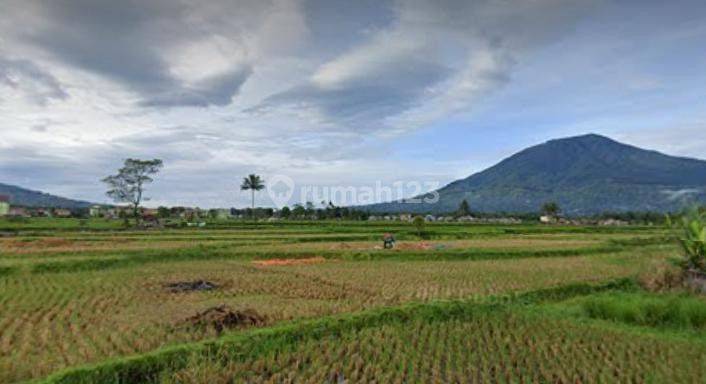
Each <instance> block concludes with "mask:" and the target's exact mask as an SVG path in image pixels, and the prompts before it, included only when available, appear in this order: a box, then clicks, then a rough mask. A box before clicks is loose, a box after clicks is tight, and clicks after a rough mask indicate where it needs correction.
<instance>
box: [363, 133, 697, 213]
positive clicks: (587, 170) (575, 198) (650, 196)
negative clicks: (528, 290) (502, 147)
mask: <svg viewBox="0 0 706 384" xmlns="http://www.w3.org/2000/svg"><path fill="white" fill-rule="evenodd" d="M437 192H438V193H439V201H438V202H437V203H436V204H411V203H404V202H400V201H398V202H391V203H382V204H375V205H372V206H368V207H366V208H367V209H368V210H369V211H371V212H433V213H443V212H451V211H454V210H455V209H456V208H457V207H458V205H459V204H460V202H461V201H462V200H463V199H466V200H467V201H468V203H469V204H470V206H471V210H473V211H481V212H517V213H519V212H536V211H538V210H539V207H540V206H541V205H542V204H543V203H544V202H547V201H555V202H557V203H558V204H559V206H560V207H561V208H562V211H563V212H564V213H565V214H566V215H588V214H596V213H601V212H625V211H659V212H668V211H676V210H679V209H681V208H683V207H685V206H688V205H692V204H694V203H700V204H703V203H706V161H703V160H696V159H689V158H683V157H674V156H668V155H665V154H662V153H659V152H656V151H649V150H644V149H640V148H637V147H634V146H630V145H626V144H622V143H619V142H617V141H614V140H612V139H610V138H607V137H604V136H600V135H595V134H589V135H584V136H577V137H569V138H564V139H558V140H551V141H549V142H546V143H544V144H540V145H537V146H534V147H530V148H527V149H525V150H523V151H521V152H519V153H517V154H515V155H513V156H511V157H509V158H507V159H505V160H503V161H501V162H500V163H498V164H496V165H495V166H493V167H490V168H488V169H486V170H485V171H482V172H479V173H476V174H474V175H471V176H469V177H467V178H465V179H462V180H457V181H454V182H452V183H451V184H449V185H447V186H445V187H443V188H441V189H440V190H438V191H437Z"/></svg>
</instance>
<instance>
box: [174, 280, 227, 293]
mask: <svg viewBox="0 0 706 384" xmlns="http://www.w3.org/2000/svg"><path fill="white" fill-rule="evenodd" d="M165 287H166V288H167V289H168V290H169V291H170V292H173V293H181V292H198V291H211V290H214V289H216V288H218V285H216V284H214V283H212V282H210V281H206V280H194V281H179V282H176V283H169V284H166V285H165Z"/></svg>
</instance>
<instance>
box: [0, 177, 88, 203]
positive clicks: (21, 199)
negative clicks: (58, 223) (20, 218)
mask: <svg viewBox="0 0 706 384" xmlns="http://www.w3.org/2000/svg"><path fill="white" fill-rule="evenodd" d="M0 195H6V196H10V203H11V204H12V205H19V206H24V207H47V208H49V207H51V208H67V209H78V208H86V207H89V206H91V205H92V203H89V202H87V201H79V200H71V199H67V198H64V197H59V196H54V195H50V194H48V193H43V192H38V191H32V190H30V189H25V188H20V187H16V186H14V185H8V184H2V183H0Z"/></svg>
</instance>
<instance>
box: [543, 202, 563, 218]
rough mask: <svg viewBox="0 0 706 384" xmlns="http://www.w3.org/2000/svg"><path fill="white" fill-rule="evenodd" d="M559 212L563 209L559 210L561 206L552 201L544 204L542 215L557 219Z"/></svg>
mask: <svg viewBox="0 0 706 384" xmlns="http://www.w3.org/2000/svg"><path fill="white" fill-rule="evenodd" d="M559 212H561V209H560V208H559V204H557V203H555V202H553V201H550V202H547V203H544V205H542V213H543V214H545V215H547V216H549V217H556V216H557V215H558V214H559Z"/></svg>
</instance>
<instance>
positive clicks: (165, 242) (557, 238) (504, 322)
mask: <svg viewBox="0 0 706 384" xmlns="http://www.w3.org/2000/svg"><path fill="white" fill-rule="evenodd" d="M385 232H393V233H395V234H396V236H397V238H398V240H399V241H398V243H397V247H396V248H395V249H392V250H384V249H382V247H381V244H382V241H381V236H382V234H383V233H385ZM0 233H2V234H3V236H2V237H0V382H3V383H11V382H22V381H26V380H32V379H42V378H47V377H50V380H51V381H58V382H72V380H78V379H77V377H78V378H80V380H79V381H81V382H105V381H106V380H105V377H102V376H100V375H98V373H96V372H103V373H105V372H106V370H107V371H110V369H113V368H115V367H119V366H120V364H119V363H115V362H116V361H117V362H120V361H122V360H120V359H122V358H128V357H129V358H130V359H128V360H129V361H140V359H142V358H143V357H144V358H147V356H152V355H154V354H156V355H155V356H162V357H160V358H159V359H157V360H159V361H160V362H159V364H161V365H159V366H158V367H157V368H158V369H157V368H154V367H152V368H150V369H149V372H151V373H150V374H151V376H149V377H148V376H140V374H139V372H138V373H135V372H132V371H130V372H131V374H135V375H137V376H135V377H141V378H142V379H143V380H141V381H145V380H147V381H162V382H203V383H205V382H234V381H235V382H287V381H304V382H326V381H331V380H333V381H335V380H339V377H336V378H335V379H332V376H331V375H334V376H335V375H339V376H340V377H343V378H345V380H346V381H347V382H370V381H377V382H419V381H421V382H430V381H431V382H435V381H436V382H463V381H464V378H465V381H469V380H470V381H472V382H477V381H484V380H486V379H487V380H492V381H508V382H518V381H524V382H536V381H539V382H542V381H552V382H569V381H571V382H577V381H578V382H591V381H599V380H597V379H596V380H591V379H590V378H606V380H607V381H613V379H614V381H625V380H628V381H633V382H644V381H650V380H651V378H652V377H654V378H656V379H661V378H676V379H685V380H687V381H686V382H688V381H689V380H690V379H691V378H693V377H695V376H693V374H695V373H698V372H702V368H703V364H702V363H703V362H702V361H700V360H699V358H698V356H700V355H697V353H696V352H689V354H687V355H688V357H689V358H688V359H682V360H680V361H682V362H683V363H684V364H687V363H690V364H691V365H690V366H691V367H692V368H691V369H688V368H687V367H686V365H684V366H683V367H682V366H681V365H678V364H677V365H675V364H672V365H667V364H666V363H664V365H663V366H662V368H659V367H657V366H655V367H654V369H653V373H654V375H652V376H650V375H651V374H650V373H644V372H643V373H641V368H640V367H642V366H643V365H644V366H649V362H650V360H649V359H658V358H665V359H668V360H665V361H671V360H669V359H676V358H677V357H678V356H679V354H681V353H686V352H684V351H686V350H691V349H690V348H696V347H694V346H693V345H690V344H689V345H687V344H683V340H681V339H679V340H678V341H675V340H672V338H659V337H661V336H659V335H656V336H655V335H652V336H650V337H657V338H658V339H659V343H663V344H664V345H665V348H663V349H662V348H660V349H659V353H657V351H655V353H656V354H650V353H651V352H650V350H649V348H647V346H649V343H650V341H649V340H648V339H649V338H648V339H646V340H645V341H644V342H642V341H640V342H632V341H630V340H631V339H630V338H628V337H627V336H625V337H618V336H615V332H618V333H619V332H622V330H611V331H607V330H604V329H602V328H600V327H598V328H596V326H595V325H591V326H589V327H588V328H585V327H584V324H582V323H581V321H582V320H576V319H569V320H567V319H563V318H556V319H553V320H552V321H551V322H547V321H544V319H543V318H539V319H538V318H536V316H535V317H533V315H532V314H533V313H534V312H533V311H532V310H530V309H527V308H525V307H522V308H518V309H516V310H515V309H514V306H510V307H508V308H505V307H503V309H502V310H498V311H495V310H493V311H487V310H486V311H484V312H483V313H484V314H483V315H482V316H475V315H474V316H468V315H467V314H465V315H463V316H461V317H454V316H447V317H444V318H442V319H436V318H434V319H427V318H425V317H424V316H421V315H417V314H416V312H415V313H411V314H410V315H409V317H408V318H407V319H406V320H405V321H402V322H400V321H397V322H395V321H392V322H390V323H387V322H385V321H380V322H377V323H375V325H374V326H365V327H358V328H351V329H347V330H346V331H345V332H339V333H337V334H335V335H334V336H331V337H332V338H330V339H329V338H327V337H328V336H326V337H324V338H323V339H321V338H320V337H308V336H307V337H302V338H301V340H299V342H296V343H294V344H291V345H289V344H287V345H284V346H282V348H285V349H284V350H282V351H280V350H279V349H277V348H279V346H278V345H279V344H277V343H275V344H273V347H272V348H270V349H268V348H265V347H262V346H258V347H253V346H252V345H250V344H248V345H245V346H242V348H240V347H234V346H230V347H228V353H227V354H225V355H223V354H219V353H220V352H218V353H217V352H213V351H212V350H211V349H209V351H211V352H209V353H207V354H203V353H196V352H194V351H197V350H200V348H202V346H203V345H204V343H206V344H208V343H221V344H219V345H230V344H229V342H228V340H230V339H232V338H236V339H237V338H238V337H250V336H248V335H250V334H252V333H254V334H257V332H275V333H276V332H278V331H277V330H278V329H280V328H282V327H284V328H287V327H290V328H291V327H294V328H292V329H296V327H298V326H299V325H300V324H308V323H309V322H316V321H323V322H324V324H328V323H327V321H329V320H328V319H335V318H338V317H341V316H342V317H343V319H346V318H347V316H357V314H366V313H371V312H374V313H377V312H376V311H385V310H388V311H393V312H394V311H396V308H406V306H410V305H412V306H421V307H420V308H426V307H425V306H436V305H440V304H439V303H454V302H463V303H468V304H467V305H475V304H473V303H477V302H482V301H484V300H486V299H488V298H497V297H514V296H515V295H518V294H522V293H527V292H535V291H538V290H546V289H550V288H556V289H560V288H561V287H566V286H567V285H572V284H584V285H586V286H589V287H590V286H600V285H602V284H605V283H607V282H610V281H615V280H616V279H624V278H632V277H634V276H636V275H637V274H639V273H641V272H642V271H643V270H645V269H646V268H648V267H649V266H650V265H651V264H652V263H655V262H659V261H660V260H664V259H665V258H667V257H669V256H671V255H673V254H675V252H677V248H676V247H675V246H673V245H671V244H670V243H668V242H665V241H664V233H663V232H662V230H660V229H659V228H652V227H620V228H611V227H559V226H556V227H554V226H539V225H533V224H531V225H530V224H528V225H508V226H496V225H462V224H430V225H428V226H427V230H426V233H425V235H424V238H423V239H420V238H418V237H417V236H416V234H415V230H414V228H412V227H411V225H408V224H406V223H399V222H391V223H360V222H286V223H284V222H279V223H254V222H253V223H248V222H236V221H234V222H216V223H210V224H209V225H208V226H207V227H206V228H184V229H168V230H149V231H136V230H123V229H121V228H120V227H119V225H114V223H111V222H105V221H103V220H101V221H96V222H89V223H88V224H86V223H83V224H79V223H76V222H74V221H72V220H70V219H66V220H51V219H46V220H45V221H42V220H33V221H30V222H27V223H20V224H18V223H4V222H2V221H0ZM193 281H207V282H209V283H210V284H213V285H214V286H215V289H208V290H194V291H185V292H181V291H180V292H175V291H174V290H171V289H169V286H170V284H174V283H179V282H193ZM508 295H510V296H508ZM222 305H225V306H228V307H229V308H234V309H236V310H241V309H242V310H246V309H247V310H252V311H255V312H256V313H257V314H259V315H261V316H262V318H263V319H264V325H261V326H259V327H256V328H249V327H239V328H234V329H230V330H227V331H226V332H221V331H219V330H217V329H213V328H209V327H205V328H195V327H192V326H188V324H187V323H186V322H185V321H186V320H187V319H189V318H191V317H193V316H194V315H197V314H199V313H202V312H203V311H206V310H207V309H209V308H213V307H217V306H222ZM395 313H396V312H395ZM420 316H421V317H420ZM331 321H333V320H331ZM341 321H344V320H341ZM344 322H345V321H344ZM334 328H335V327H334ZM334 333H335V332H334ZM234 340H235V339H234ZM238 340H239V339H238ZM381 340H385V341H384V342H381ZM479 340H485V341H483V342H482V345H483V346H484V347H483V348H480V346H481V344H478V343H481V341H479ZM610 341H613V342H614V344H615V347H614V348H611V347H610V346H609V345H608V346H606V343H608V342H610ZM408 342H409V343H411V344H408ZM239 343H241V342H240V341H239V342H237V343H235V344H237V345H240V344H239ZM485 343H488V344H487V345H486V344H485ZM562 343H563V344H562ZM231 344H232V343H231ZM285 344H286V343H285ZM268 345H269V344H268ZM275 347H276V348H275ZM594 347H595V348H599V350H601V351H603V352H601V353H604V355H601V354H598V352H595V351H593V349H594ZM263 348H264V349H263ZM322 348H323V349H322ZM528 348H529V349H528ZM606 348H607V350H606ZM698 348H701V347H698ZM698 348H697V349H694V350H693V351H700V349H698ZM260 349H263V350H262V351H260ZM174 351H181V352H179V353H176V352H174ZM213 353H216V354H215V355H214V354H213ZM224 353H225V352H224ZM151 354H152V355H151ZM643 354H646V355H643ZM236 355H237V358H235V357H234V356H236ZM163 356H168V358H164V359H165V360H164V361H162V360H161V359H162V358H163ZM224 356H225V357H224ZM337 356H338V357H339V358H336V357H337ZM536 356H540V357H541V358H542V359H543V360H542V361H545V360H546V361H550V360H551V361H553V363H551V364H550V363H546V364H548V365H546V364H545V363H542V364H545V365H541V364H540V365H537V364H536V362H534V361H533V358H534V357H536ZM558 356H561V357H563V359H564V360H562V359H558V360H557V357H558ZM567 356H574V357H575V360H574V358H569V357H567ZM187 357H188V358H187ZM599 358H607V359H609V361H613V362H614V365H615V366H616V367H618V368H620V367H625V369H624V370H623V369H622V368H621V369H618V368H615V367H613V368H612V370H611V366H610V365H607V366H606V367H604V368H605V369H604V370H603V371H596V372H589V373H586V372H585V371H584V376H581V375H580V374H579V373H580V372H582V371H581V370H582V369H583V368H585V367H588V366H591V365H594V364H595V361H597V360H598V359H599ZM116 359H117V360H116ZM371 359H377V360H376V361H377V363H375V364H372V363H371ZM566 359H569V360H571V361H572V363H570V362H569V361H567V360H566ZM128 360H126V361H128ZM150 361H152V360H150ZM155 361H156V360H155ZM105 364H107V365H105ZM111 364H112V365H111ZM115 364H117V365H115ZM155 364H156V363H155ZM552 364H553V365H552ZM641 364H643V365H641ZM699 364H701V365H699ZM653 365H654V364H653ZM147 366H149V364H147ZM670 366H671V367H672V370H673V371H675V372H670ZM86 367H88V368H86ZM107 367H113V368H107ZM682 368H683V369H682ZM697 368H698V369H701V371H699V370H697ZM115 369H117V370H118V371H119V368H115ZM130 369H133V368H130ZM616 369H617V372H618V373H616ZM660 369H661V370H660ZM118 371H116V372H118ZM77 372H81V375H78V374H77ZM90 372H93V373H95V374H96V375H98V376H95V377H94V378H92V377H93V376H91V375H92V374H93V373H90ZM155 372H157V373H156V374H155ZM552 375H554V376H552ZM577 375H578V376H577ZM586 375H588V376H586ZM99 377H100V378H99ZM110 377H111V378H112V379H110V380H116V379H115V378H116V377H121V376H120V374H115V375H113V376H110ZM130 377H132V376H130ZM295 379H297V380H295ZM125 381H127V382H129V381H131V380H126V379H123V382H125ZM657 381H659V380H657ZM678 381H680V380H678Z"/></svg>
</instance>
